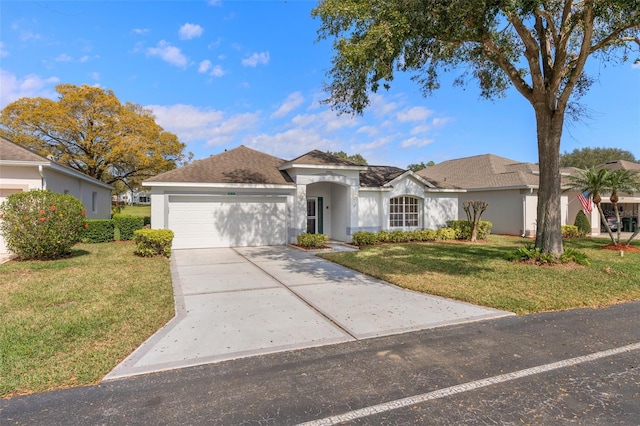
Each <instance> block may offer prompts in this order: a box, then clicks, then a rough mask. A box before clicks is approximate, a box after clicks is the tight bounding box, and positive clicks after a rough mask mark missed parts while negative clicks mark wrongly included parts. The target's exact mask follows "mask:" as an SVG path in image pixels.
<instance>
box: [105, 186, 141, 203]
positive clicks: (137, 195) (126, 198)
mask: <svg viewBox="0 0 640 426" xmlns="http://www.w3.org/2000/svg"><path fill="white" fill-rule="evenodd" d="M112 201H115V202H118V203H123V204H128V205H131V204H145V205H149V204H151V196H150V194H149V191H148V190H146V189H142V188H141V189H134V190H131V189H127V190H126V191H124V192H121V193H120V194H117V195H114V196H113V197H112Z"/></svg>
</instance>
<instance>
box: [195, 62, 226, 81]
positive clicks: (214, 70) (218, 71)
mask: <svg viewBox="0 0 640 426" xmlns="http://www.w3.org/2000/svg"><path fill="white" fill-rule="evenodd" d="M209 70H211V72H209ZM198 72H199V73H201V74H204V73H206V72H209V75H211V76H214V77H222V76H223V75H225V72H224V70H223V69H222V67H221V66H220V65H216V66H214V65H213V64H212V63H211V61H210V60H208V59H205V60H204V61H202V62H200V65H199V66H198Z"/></svg>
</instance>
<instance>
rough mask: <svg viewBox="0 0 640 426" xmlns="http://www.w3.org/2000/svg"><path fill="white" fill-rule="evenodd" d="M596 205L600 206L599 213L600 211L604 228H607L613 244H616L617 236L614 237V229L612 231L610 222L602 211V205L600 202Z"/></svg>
mask: <svg viewBox="0 0 640 426" xmlns="http://www.w3.org/2000/svg"><path fill="white" fill-rule="evenodd" d="M596 207H597V208H598V213H600V221H601V222H602V226H604V229H606V231H607V233H608V234H609V238H611V244H613V245H614V246H615V245H616V240H615V238H613V231H611V227H610V226H609V222H607V217H606V216H605V215H604V212H603V211H602V206H601V205H600V203H597V204H596Z"/></svg>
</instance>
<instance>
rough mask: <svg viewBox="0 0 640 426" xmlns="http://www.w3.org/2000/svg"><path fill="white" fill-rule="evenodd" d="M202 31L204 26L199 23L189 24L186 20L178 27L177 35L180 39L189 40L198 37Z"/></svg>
mask: <svg viewBox="0 0 640 426" xmlns="http://www.w3.org/2000/svg"><path fill="white" fill-rule="evenodd" d="M203 32H204V28H202V27H201V26H200V25H198V24H190V23H188V22H187V23H186V24H184V25H183V26H181V27H180V30H179V31H178V35H179V36H180V40H191V39H194V38H197V37H200V36H201V35H202V33H203Z"/></svg>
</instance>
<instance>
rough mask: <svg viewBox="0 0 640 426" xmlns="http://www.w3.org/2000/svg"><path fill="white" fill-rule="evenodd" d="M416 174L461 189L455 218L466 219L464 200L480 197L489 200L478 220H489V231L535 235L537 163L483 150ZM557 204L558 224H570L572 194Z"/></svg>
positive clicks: (575, 202) (576, 205)
mask: <svg viewBox="0 0 640 426" xmlns="http://www.w3.org/2000/svg"><path fill="white" fill-rule="evenodd" d="M417 174H418V175H419V176H421V177H423V178H424V179H426V180H428V181H430V182H432V183H433V184H434V185H436V186H437V187H441V186H443V185H447V186H449V187H451V188H458V189H461V190H464V191H463V192H460V193H459V195H458V202H459V205H458V218H459V219H466V213H465V211H464V209H463V207H462V205H463V203H464V202H465V201H468V200H482V201H486V202H488V203H489V205H488V207H487V210H486V211H485V212H484V214H483V215H482V220H488V221H490V222H491V223H492V224H493V227H492V230H491V232H492V233H494V234H507V235H525V236H535V233H536V224H537V217H538V215H537V207H538V187H539V186H538V182H539V177H540V175H539V171H538V166H537V165H535V164H532V163H522V162H518V161H515V160H510V159H508V158H504V157H499V156H497V155H492V154H485V155H476V156H473V157H466V158H459V159H455V160H449V161H444V162H442V163H439V164H436V165H434V166H430V167H427V168H425V169H422V170H420V171H418V172H417ZM560 206H561V221H562V224H563V225H566V224H573V218H574V217H575V213H577V212H578V210H579V209H580V202H579V201H578V200H577V198H576V197H575V195H573V194H571V193H563V194H562V195H561V199H560ZM574 210H575V211H574ZM572 213H573V214H572Z"/></svg>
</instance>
